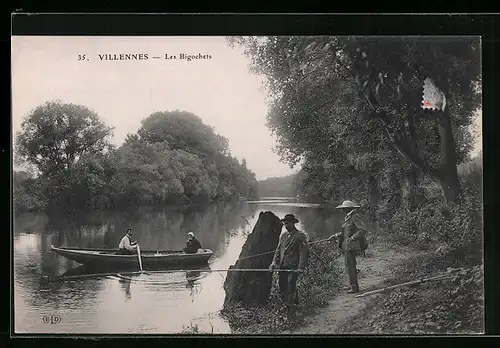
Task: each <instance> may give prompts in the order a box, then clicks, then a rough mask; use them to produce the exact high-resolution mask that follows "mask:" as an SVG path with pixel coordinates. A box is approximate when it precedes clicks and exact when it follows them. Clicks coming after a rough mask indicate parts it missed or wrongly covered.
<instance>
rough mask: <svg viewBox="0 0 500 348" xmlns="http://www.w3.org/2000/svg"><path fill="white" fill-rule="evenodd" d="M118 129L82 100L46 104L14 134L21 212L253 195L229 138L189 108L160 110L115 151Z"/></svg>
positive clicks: (15, 185) (17, 202) (16, 193)
mask: <svg viewBox="0 0 500 348" xmlns="http://www.w3.org/2000/svg"><path fill="white" fill-rule="evenodd" d="M112 131H113V129H112V128H111V127H108V126H107V125H106V124H105V123H104V122H103V121H102V120H101V119H100V117H99V116H98V115H97V114H96V113H95V112H94V111H92V110H90V109H89V108H87V107H85V106H82V105H74V104H64V103H61V102H59V101H55V102H48V103H46V104H44V105H41V106H39V107H37V108H36V109H34V110H33V111H32V112H31V113H30V114H29V115H28V117H27V118H26V119H25V121H24V122H23V123H22V130H21V131H20V132H18V134H17V135H16V141H15V160H16V163H17V164H19V165H24V166H26V167H28V168H30V170H27V171H18V172H14V176H13V195H14V208H15V210H16V211H17V212H22V211H26V210H41V209H45V208H71V209H79V208H89V209H95V208H120V207H124V206H132V205H160V204H162V205H164V204H188V203H195V202H196V203H197V202H199V203H204V202H211V201H220V200H230V199H240V198H244V197H254V196H256V194H257V180H256V179H255V174H254V173H253V172H251V171H250V170H249V169H248V168H247V167H246V161H245V160H243V161H242V162H241V163H240V162H239V161H238V160H237V159H236V158H234V157H232V156H231V155H230V152H229V146H228V140H227V139H226V138H224V137H222V136H220V135H218V134H216V133H215V132H214V130H213V128H212V127H210V126H208V125H205V124H204V123H203V122H202V121H201V119H200V118H199V117H198V116H196V115H194V114H192V113H190V112H186V111H178V110H175V111H162V112H155V113H153V114H151V115H150V116H149V117H147V118H145V119H144V120H143V121H142V124H141V127H140V129H139V130H138V131H137V133H135V134H128V135H127V138H126V139H125V142H124V143H123V144H122V145H121V146H120V147H118V148H116V147H114V146H113V145H112V144H111V142H110V141H111V137H112Z"/></svg>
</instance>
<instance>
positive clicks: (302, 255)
mask: <svg viewBox="0 0 500 348" xmlns="http://www.w3.org/2000/svg"><path fill="white" fill-rule="evenodd" d="M281 221H282V222H283V223H284V225H285V228H286V231H285V232H283V233H282V234H281V236H280V239H279V242H278V247H277V248H276V251H275V253H274V258H273V262H272V263H271V265H270V266H269V269H270V270H274V269H276V268H278V269H287V270H297V271H298V272H301V271H303V270H304V269H305V267H306V266H307V261H308V251H309V249H308V247H307V236H306V235H305V233H303V232H301V231H299V230H298V229H297V228H296V227H295V224H296V223H298V222H299V220H297V219H296V218H295V216H294V215H293V214H287V215H285V217H284V218H283V219H282V220H281ZM278 272H279V271H278ZM278 274H279V279H278V284H279V288H280V295H281V298H282V300H283V302H285V303H286V305H287V307H288V313H289V314H292V315H293V314H295V311H294V309H295V310H296V306H297V305H298V304H299V296H298V293H297V279H298V276H299V274H298V273H297V272H283V271H282V272H279V273H278Z"/></svg>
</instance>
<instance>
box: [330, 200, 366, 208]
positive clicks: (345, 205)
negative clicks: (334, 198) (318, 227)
mask: <svg viewBox="0 0 500 348" xmlns="http://www.w3.org/2000/svg"><path fill="white" fill-rule="evenodd" d="M344 208H360V206H359V205H356V204H354V202H353V201H343V202H342V204H341V205H339V206H337V207H335V209H344Z"/></svg>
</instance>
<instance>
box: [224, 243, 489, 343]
mask: <svg viewBox="0 0 500 348" xmlns="http://www.w3.org/2000/svg"><path fill="white" fill-rule="evenodd" d="M327 244H328V243H327ZM312 250H313V253H312V255H311V256H312V257H313V259H312V260H311V266H312V267H309V269H308V271H307V272H306V273H305V274H304V275H303V276H302V277H301V279H300V281H299V283H298V290H299V294H300V298H301V304H300V306H299V316H298V317H297V318H296V319H295V320H289V319H288V318H287V317H286V314H285V309H284V306H283V305H282V303H281V301H280V300H279V296H278V291H277V286H276V284H275V283H273V289H272V293H271V298H270V301H269V305H268V306H267V307H266V308H258V309H251V310H248V309H243V308H241V307H237V306H236V307H234V308H231V309H230V310H227V311H226V312H225V314H224V316H225V317H226V319H228V321H229V322H230V323H231V329H232V330H233V333H235V334H288V335H290V334H292V335H293V334H325V335H332V334H381V333H385V334H397V333H400V334H401V333H404V334H435V333H455V334H460V333H481V332H483V311H484V309H483V285H482V284H483V269H482V267H481V266H479V265H476V266H473V265H470V264H469V265H464V264H460V263H458V262H457V261H456V258H454V257H453V256H452V255H450V254H442V253H436V246H428V248H426V249H414V248H413V249H412V248H409V247H404V246H397V245H394V244H388V243H382V242H378V243H376V244H375V245H373V246H370V248H369V249H368V250H367V252H366V256H365V257H358V267H357V268H358V269H359V273H358V277H359V284H360V290H361V292H360V293H358V294H348V293H346V292H345V291H344V290H341V288H342V287H343V286H344V285H345V281H346V280H345V274H344V270H343V267H344V260H343V257H338V258H335V256H336V255H338V254H335V253H333V252H332V250H335V249H334V248H332V246H331V245H326V244H325V245H318V246H316V247H315V248H314V249H312ZM443 273H445V274H447V275H449V277H447V279H443V280H434V281H429V282H426V283H422V284H417V285H412V286H402V287H399V288H395V289H392V290H389V291H384V292H381V293H378V294H373V295H369V296H365V297H356V296H358V295H360V294H363V293H365V292H368V291H371V290H375V289H381V288H385V287H388V286H392V285H396V284H401V283H405V282H409V281H413V280H418V279H423V278H429V277H433V276H436V275H440V274H443Z"/></svg>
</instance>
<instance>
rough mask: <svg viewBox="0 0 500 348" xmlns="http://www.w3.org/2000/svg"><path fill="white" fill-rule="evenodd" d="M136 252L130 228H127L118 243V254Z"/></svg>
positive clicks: (135, 244) (135, 243)
mask: <svg viewBox="0 0 500 348" xmlns="http://www.w3.org/2000/svg"><path fill="white" fill-rule="evenodd" d="M136 252H137V242H132V229H131V228H129V229H128V230H127V234H126V235H125V236H123V238H122V240H121V241H120V244H118V254H120V255H132V254H135V253H136Z"/></svg>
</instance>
